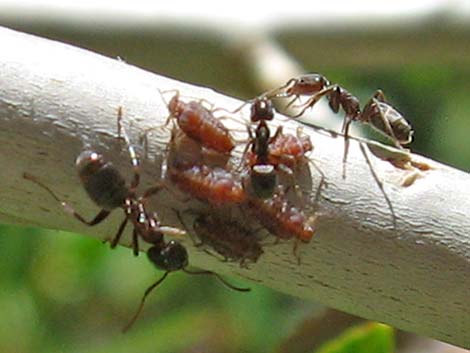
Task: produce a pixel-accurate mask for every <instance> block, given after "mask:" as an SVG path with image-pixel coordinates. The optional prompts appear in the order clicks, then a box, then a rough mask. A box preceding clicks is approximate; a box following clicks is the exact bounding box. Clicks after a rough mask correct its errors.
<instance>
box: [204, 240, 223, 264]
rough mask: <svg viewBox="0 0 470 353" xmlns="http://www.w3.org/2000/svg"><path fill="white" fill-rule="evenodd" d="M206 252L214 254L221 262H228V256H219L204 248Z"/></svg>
mask: <svg viewBox="0 0 470 353" xmlns="http://www.w3.org/2000/svg"><path fill="white" fill-rule="evenodd" d="M201 245H203V243H201ZM204 252H205V253H206V254H207V255H210V256H213V257H215V258H216V259H217V260H219V261H220V262H228V258H227V257H226V256H224V257H218V256H217V255H216V254H214V253H213V252H212V251H210V250H208V249H204Z"/></svg>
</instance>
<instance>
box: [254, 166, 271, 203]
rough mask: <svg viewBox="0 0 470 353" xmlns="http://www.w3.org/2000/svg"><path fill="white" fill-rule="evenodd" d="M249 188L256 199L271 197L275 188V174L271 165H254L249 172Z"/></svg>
mask: <svg viewBox="0 0 470 353" xmlns="http://www.w3.org/2000/svg"><path fill="white" fill-rule="evenodd" d="M250 181H251V188H252V191H253V193H254V194H255V195H256V197H259V198H260V199H267V198H270V197H272V196H273V194H274V190H275V189H276V186H277V173H276V171H275V169H274V166H273V165H271V164H257V165H254V166H253V168H252V169H251V172H250Z"/></svg>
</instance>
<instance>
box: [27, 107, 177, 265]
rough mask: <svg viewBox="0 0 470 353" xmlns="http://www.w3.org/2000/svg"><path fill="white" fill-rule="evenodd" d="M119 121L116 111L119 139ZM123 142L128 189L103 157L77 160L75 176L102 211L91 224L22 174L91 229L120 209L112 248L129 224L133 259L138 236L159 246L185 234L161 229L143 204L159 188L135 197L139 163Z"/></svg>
mask: <svg viewBox="0 0 470 353" xmlns="http://www.w3.org/2000/svg"><path fill="white" fill-rule="evenodd" d="M121 117H122V110H121V108H119V110H118V130H119V134H120V135H121V130H122V126H121V124H120V119H121ZM123 138H124V140H125V141H126V144H127V149H128V152H129V155H130V157H131V163H132V167H133V169H134V176H133V179H132V181H131V184H130V186H126V181H125V179H124V178H123V176H122V175H121V173H120V172H119V171H118V170H117V169H116V167H115V166H114V165H113V164H112V163H111V162H108V161H106V160H105V159H104V157H103V155H101V154H99V153H97V152H94V151H83V152H82V153H80V155H79V156H78V157H77V160H76V167H77V170H78V175H79V177H80V180H81V182H82V185H83V187H84V188H85V190H86V192H87V194H88V196H89V197H90V198H91V199H92V200H93V202H94V203H95V204H96V205H97V206H99V207H101V211H100V212H99V213H98V214H97V215H96V216H95V217H94V218H93V219H92V220H91V221H87V220H86V219H85V218H84V217H83V216H81V215H80V214H79V213H78V212H76V211H75V210H74V209H73V207H72V206H70V205H69V204H68V203H66V202H65V201H62V200H61V199H60V198H59V197H58V196H57V195H56V194H55V193H54V192H53V191H52V190H51V189H50V188H49V187H47V186H46V185H44V184H43V183H42V182H40V181H39V180H38V179H37V178H36V177H34V176H32V175H31V174H29V173H24V174H23V177H24V178H25V179H27V180H30V181H32V182H34V183H36V184H37V185H39V186H40V187H42V188H43V189H45V190H46V191H47V192H49V194H50V195H51V196H52V197H53V198H54V199H56V200H57V201H58V202H60V203H61V204H62V206H63V207H64V209H65V211H66V212H68V213H70V214H72V215H73V216H74V217H75V218H76V219H78V220H79V221H80V222H82V223H84V224H86V225H88V226H94V225H97V224H99V223H101V222H102V221H104V220H105V219H106V218H107V217H108V216H109V214H110V213H111V212H112V211H113V210H115V209H117V208H122V209H123V211H124V215H125V218H124V220H123V221H122V223H121V225H120V226H119V228H118V231H117V233H116V234H115V236H114V238H113V239H112V240H111V248H115V247H116V246H117V244H118V242H119V240H120V238H121V236H122V233H123V232H124V229H125V227H126V225H127V223H128V222H131V223H132V225H133V226H134V230H133V234H132V244H133V251H134V255H135V256H137V255H138V254H139V245H138V237H139V236H140V237H141V238H142V239H143V240H144V241H146V242H148V243H151V244H159V243H160V242H161V241H162V239H163V236H164V234H169V235H173V236H180V235H182V234H185V232H184V231H182V230H180V229H177V228H172V227H166V226H162V225H161V223H160V221H159V219H158V215H157V214H156V213H155V212H149V211H147V210H146V208H145V202H146V201H147V199H148V198H149V197H151V196H152V195H155V194H157V193H158V192H159V191H160V190H161V189H162V187H163V186H162V185H155V186H153V187H150V188H148V189H147V190H146V191H145V192H144V193H143V195H142V196H140V197H139V196H137V194H136V189H137V187H138V186H139V182H140V173H139V165H140V161H139V159H138V157H137V154H136V153H135V151H134V149H133V147H132V146H131V145H130V143H129V140H128V137H127V135H126V134H125V133H124V137H123Z"/></svg>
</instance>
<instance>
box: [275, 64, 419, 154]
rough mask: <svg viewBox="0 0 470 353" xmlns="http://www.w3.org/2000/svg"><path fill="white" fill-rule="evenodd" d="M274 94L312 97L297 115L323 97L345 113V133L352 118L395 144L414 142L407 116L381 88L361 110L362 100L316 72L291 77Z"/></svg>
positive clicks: (334, 110) (334, 109) (336, 109)
mask: <svg viewBox="0 0 470 353" xmlns="http://www.w3.org/2000/svg"><path fill="white" fill-rule="evenodd" d="M267 95H268V96H270V97H272V96H275V97H292V96H293V97H294V99H293V100H292V101H291V102H290V103H289V104H288V105H290V104H292V103H293V102H294V101H295V100H296V99H298V98H299V97H300V96H310V98H308V99H307V101H306V102H305V103H304V104H302V110H301V111H300V113H299V114H297V115H296V116H295V117H298V116H301V115H302V114H303V113H304V112H305V111H306V110H307V109H308V108H311V107H313V106H314V105H315V104H316V103H317V102H318V101H319V100H320V99H321V98H322V97H324V96H325V97H326V98H327V99H328V102H329V105H330V108H331V109H332V110H333V112H335V113H337V112H338V111H339V109H340V108H342V109H343V110H344V112H345V120H344V124H343V132H344V133H345V136H346V137H347V136H348V130H349V125H350V124H351V122H352V121H361V122H364V123H368V124H370V125H371V126H372V127H374V128H375V129H376V130H378V131H379V132H380V133H382V134H383V135H385V136H386V137H388V138H390V139H391V140H392V141H393V143H394V144H395V146H397V147H399V148H400V147H401V146H402V145H406V144H408V143H410V142H411V141H412V136H413V130H412V128H411V126H410V124H409V123H408V122H407V121H406V120H405V118H404V117H403V116H402V115H401V114H400V113H399V112H398V111H397V110H396V109H395V108H393V107H392V106H391V105H390V104H389V103H387V102H386V101H385V97H384V94H383V92H382V91H381V90H377V92H376V93H375V94H374V95H373V96H372V98H371V99H370V100H369V102H368V103H367V104H366V105H365V106H364V108H363V110H362V111H361V109H360V104H359V99H358V98H357V97H355V96H354V95H352V94H351V93H350V92H348V91H347V90H346V89H345V88H343V87H341V86H339V85H338V84H330V82H329V81H328V80H327V79H326V78H325V77H324V76H322V75H320V74H317V73H313V74H307V75H303V76H301V77H298V78H293V79H291V80H289V81H288V82H287V83H286V84H285V85H283V86H281V87H279V88H278V89H276V90H274V91H272V92H270V93H267Z"/></svg>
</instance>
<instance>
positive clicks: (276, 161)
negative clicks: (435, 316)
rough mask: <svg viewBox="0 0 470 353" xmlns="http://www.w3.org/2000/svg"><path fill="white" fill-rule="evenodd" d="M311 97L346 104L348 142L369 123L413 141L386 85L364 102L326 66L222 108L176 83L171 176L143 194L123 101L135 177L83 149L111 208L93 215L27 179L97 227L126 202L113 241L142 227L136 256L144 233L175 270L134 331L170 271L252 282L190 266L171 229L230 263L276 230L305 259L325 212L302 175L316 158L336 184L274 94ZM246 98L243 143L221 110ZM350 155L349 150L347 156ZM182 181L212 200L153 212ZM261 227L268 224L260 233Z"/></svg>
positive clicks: (84, 166) (135, 240) (94, 186)
mask: <svg viewBox="0 0 470 353" xmlns="http://www.w3.org/2000/svg"><path fill="white" fill-rule="evenodd" d="M167 93H169V92H167ZM161 96H162V97H163V96H164V94H163V93H162V94H161ZM301 96H305V97H307V100H306V101H305V102H304V103H303V104H301V105H300V108H301V111H300V114H298V115H297V116H300V115H301V114H303V113H304V112H305V111H306V110H307V109H308V108H310V107H313V106H314V105H315V104H316V103H317V102H318V101H319V100H320V99H321V98H322V97H326V98H327V99H328V102H329V105H330V107H331V109H332V110H333V111H334V112H338V111H339V110H340V109H342V110H343V111H344V112H345V120H344V125H343V132H344V136H345V139H346V141H347V139H348V136H349V135H348V131H349V126H350V124H351V123H352V122H353V121H362V122H367V123H369V124H371V125H372V126H373V127H375V128H376V129H378V130H379V131H380V132H382V133H383V134H384V135H386V136H388V137H389V138H390V139H392V141H393V142H394V144H395V145H396V146H397V147H401V146H402V145H404V144H407V143H409V142H411V138H412V133H413V131H412V130H411V127H410V125H409V124H408V123H407V122H406V120H405V119H404V118H403V117H402V115H401V114H400V113H398V111H397V110H395V109H394V108H393V107H392V106H391V105H390V104H389V103H387V102H386V101H385V98H384V96H383V93H382V92H381V91H377V92H376V94H374V96H373V97H372V98H371V99H370V100H369V102H368V103H367V104H366V105H365V106H364V107H363V108H362V109H361V108H360V104H359V100H358V99H357V98H356V97H355V96H353V95H352V94H351V93H349V92H348V91H346V90H345V89H344V88H343V87H341V86H339V85H337V84H330V83H329V81H328V80H327V79H326V78H325V77H323V76H321V75H319V74H310V75H305V76H302V77H299V78H294V79H291V80H289V81H288V82H287V83H286V84H285V85H282V86H281V87H278V88H275V89H273V90H271V91H268V92H266V93H263V94H261V95H260V96H258V97H256V98H254V99H252V100H249V101H247V102H246V103H244V104H243V105H242V106H240V107H239V108H238V109H236V110H234V111H228V110H225V109H224V108H223V107H217V108H215V107H214V106H212V105H211V104H210V103H209V102H207V101H204V100H197V99H192V98H189V97H184V96H181V95H180V94H179V92H178V91H173V93H172V96H171V98H170V99H169V101H168V102H165V103H166V105H167V108H168V117H167V119H166V123H165V124H164V125H163V126H161V127H160V128H168V129H171V139H170V141H169V142H168V148H167V151H166V157H165V161H164V167H165V168H164V170H165V175H163V179H162V180H159V181H155V183H154V185H153V186H151V187H149V188H147V189H146V190H144V191H143V192H142V193H138V192H137V189H138V187H139V185H140V179H141V175H140V159H139V157H138V156H137V153H136V151H135V150H134V148H133V146H132V144H131V143H130V141H129V138H128V135H127V134H126V132H125V131H124V127H123V125H122V109H121V107H119V109H118V114H117V122H118V135H119V139H120V140H121V141H124V142H125V145H126V148H127V151H128V154H129V157H130V161H131V167H132V170H133V177H132V180H131V182H130V183H129V185H128V184H127V183H126V180H125V179H124V177H123V176H122V174H121V173H120V171H119V170H118V169H117V168H116V167H115V166H114V165H113V164H112V163H111V162H109V161H106V159H105V158H104V156H103V155H101V154H100V153H98V152H95V151H84V152H82V153H80V154H79V156H78V158H77V160H76V167H77V170H78V175H79V178H80V180H81V183H82V186H83V187H84V189H85V191H86V192H87V194H88V196H89V197H90V199H91V200H92V201H93V202H94V203H95V204H96V205H97V206H99V207H100V208H101V210H100V211H99V213H98V214H97V215H96V216H95V217H94V218H93V219H92V220H90V221H88V220H86V219H85V218H84V217H83V216H82V215H80V214H79V213H78V212H76V211H75V210H74V209H73V208H72V207H71V206H70V205H69V204H68V203H66V202H64V201H62V200H61V199H60V198H59V197H58V196H57V195H56V194H55V192H53V191H52V190H51V189H50V188H49V187H48V186H46V185H45V184H43V183H42V182H41V181H39V180H38V179H37V178H36V177H34V176H33V175H31V174H28V173H24V178H25V179H27V180H30V181H32V182H34V183H36V184H37V185H39V186H40V187H41V188H43V189H45V190H46V191H47V192H48V193H49V194H50V195H51V196H52V197H53V198H54V199H55V200H57V201H58V202H59V203H61V204H62V206H63V208H64V209H65V211H66V212H68V213H70V214H71V215H73V216H74V217H75V218H76V219H78V220H79V221H80V222H82V223H84V224H86V225H88V226H95V225H97V224H99V223H101V222H102V221H104V220H105V219H106V218H107V217H108V216H109V214H110V213H111V212H112V211H113V210H115V209H118V208H120V209H122V210H123V211H124V218H123V221H122V222H121V224H120V226H119V228H118V230H117V231H116V234H115V235H114V237H113V238H112V239H111V241H110V243H111V248H114V247H116V245H117V244H118V243H119V240H120V238H121V236H122V234H123V232H124V229H125V228H126V225H127V224H128V223H131V224H132V226H133V231H132V248H133V253H134V255H136V256H137V255H138V254H139V248H140V246H139V241H143V242H145V243H147V244H149V246H150V247H149V248H148V250H147V256H148V259H149V260H150V261H151V262H152V263H153V264H154V265H155V266H156V267H157V268H158V269H160V270H162V271H164V272H165V273H164V275H163V276H162V277H161V278H160V279H159V280H158V281H156V282H155V283H154V284H152V285H151V286H150V287H149V288H148V289H147V290H146V291H145V293H144V296H143V297H142V300H141V304H140V306H139V308H138V310H137V312H136V314H135V316H134V317H133V318H132V320H131V321H130V322H129V324H128V325H127V326H126V327H125V329H124V330H127V329H129V328H130V327H131V326H132V324H133V323H134V321H135V320H136V318H137V317H138V315H139V313H140V312H141V310H142V308H143V305H144V302H145V300H146V298H147V296H148V295H149V293H150V292H151V291H152V290H153V289H154V288H155V287H157V286H158V285H159V284H160V283H162V282H163V281H164V280H165V278H166V277H167V276H168V274H169V273H170V272H174V271H179V270H182V271H184V272H186V273H189V274H211V275H214V276H216V277H217V278H219V280H221V281H222V282H223V283H224V284H225V285H226V286H228V287H230V288H232V289H234V290H238V291H247V290H249V289H245V288H238V287H234V286H232V285H231V284H229V283H227V282H225V281H224V280H223V279H222V278H221V277H219V276H218V275H217V274H215V273H213V272H210V271H190V270H188V269H187V267H188V265H189V255H188V252H187V250H186V248H185V247H184V246H183V245H182V244H181V243H180V242H179V241H177V240H174V239H171V240H168V239H166V238H167V236H171V237H178V238H180V239H181V237H183V236H185V235H186V233H189V234H190V235H191V238H192V239H193V240H194V244H195V246H196V247H203V248H204V251H207V252H209V253H210V254H212V255H215V256H216V257H219V258H221V260H223V261H229V262H235V263H238V264H239V265H240V266H241V267H248V265H249V264H253V263H256V262H257V261H258V259H259V258H260V257H261V256H262V254H263V242H264V241H269V239H268V238H269V235H267V234H270V235H272V239H273V241H272V242H274V243H278V242H280V241H282V240H291V239H293V253H294V255H295V258H296V259H297V261H298V262H300V256H299V254H298V244H299V243H306V242H309V241H310V240H311V239H312V237H313V236H314V234H315V231H316V229H315V222H316V219H317V214H316V213H315V212H310V214H308V212H306V210H305V209H304V206H303V202H302V200H303V193H302V190H300V187H299V186H298V185H297V178H296V177H297V176H298V173H299V172H301V171H303V170H305V169H307V167H308V165H309V164H310V165H312V166H313V167H314V168H315V170H316V171H317V172H318V175H319V179H318V184H319V192H320V193H321V190H322V188H323V187H326V185H327V183H326V176H325V174H324V173H323V171H322V170H321V169H320V167H319V166H317V164H316V163H315V162H314V161H313V159H312V158H311V157H310V156H309V154H311V152H312V151H313V149H314V146H313V143H312V141H311V140H310V138H309V136H308V135H305V134H303V133H302V130H301V129H299V130H298V131H297V133H296V134H291V133H285V132H284V130H283V128H282V126H278V127H277V128H276V129H275V130H274V132H273V131H272V130H273V128H272V126H271V124H272V121H273V120H274V119H275V110H274V106H273V102H272V100H273V99H277V98H285V97H287V98H292V100H291V101H290V102H289V103H288V104H287V106H290V105H292V104H294V102H295V101H296V100H298V99H299V97H301ZM246 105H249V107H250V114H249V121H248V122H246V123H245V126H246V131H247V138H246V140H244V141H237V140H236V139H235V138H234V137H233V136H232V131H231V130H230V129H229V128H227V127H226V126H225V125H224V123H223V122H222V119H221V117H218V116H217V112H218V111H224V112H225V114H226V115H228V116H225V117H224V118H229V119H230V118H233V119H234V120H237V118H236V117H235V115H238V114H240V115H241V110H242V108H243V107H245V106H246ZM297 116H295V117H297ZM295 117H293V118H295ZM237 121H240V119H238V120H237ZM145 137H146V138H147V136H145ZM184 141H186V142H188V141H190V142H191V143H192V145H191V146H192V147H191V148H190V149H189V151H188V149H187V148H186V150H185V147H184V146H185V144H184ZM237 146H240V150H242V151H243V152H242V154H241V161H240V162H239V163H233V161H232V160H233V159H235V158H233V159H232V158H231V157H232V153H233V151H234V150H235V148H236V147H237ZM346 146H347V145H346ZM346 153H347V148H345V159H346ZM207 155H211V157H212V158H213V157H214V156H215V157H216V158H215V159H217V157H220V158H219V160H220V161H219V162H217V163H215V162H209V161H208V159H206V158H205V157H206V156H207ZM213 159H214V158H213ZM162 170H163V168H162ZM173 188H176V189H177V190H179V192H182V193H183V194H184V195H185V197H187V198H192V199H196V200H198V201H200V202H201V203H202V204H203V205H205V208H204V209H205V211H197V212H195V211H194V210H188V211H184V212H179V211H177V212H176V214H177V217H178V218H179V220H180V223H181V226H182V227H183V228H184V230H183V229H179V228H175V227H171V226H164V225H163V224H162V221H161V220H160V218H159V216H158V214H157V213H156V212H154V211H153V210H149V206H148V205H147V203H148V200H149V199H150V198H151V197H154V196H156V195H157V194H158V193H159V192H160V191H161V190H162V189H169V190H172V189H173ZM291 188H293V189H294V190H296V191H297V193H296V197H295V198H294V197H292V195H289V194H290V190H291ZM384 194H385V193H384ZM293 199H295V200H296V202H293ZM390 205H391V204H390ZM237 214H238V218H239V219H242V218H243V219H244V223H240V222H239V221H238V220H236V219H237V217H236V216H235V215H237ZM189 218H191V219H192V220H193V221H192V223H189V222H187V219H189ZM188 224H191V227H188V226H187V225H188ZM257 228H258V229H257ZM260 229H261V230H264V232H259V230H260ZM260 234H264V237H263V238H261V235H260Z"/></svg>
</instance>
